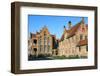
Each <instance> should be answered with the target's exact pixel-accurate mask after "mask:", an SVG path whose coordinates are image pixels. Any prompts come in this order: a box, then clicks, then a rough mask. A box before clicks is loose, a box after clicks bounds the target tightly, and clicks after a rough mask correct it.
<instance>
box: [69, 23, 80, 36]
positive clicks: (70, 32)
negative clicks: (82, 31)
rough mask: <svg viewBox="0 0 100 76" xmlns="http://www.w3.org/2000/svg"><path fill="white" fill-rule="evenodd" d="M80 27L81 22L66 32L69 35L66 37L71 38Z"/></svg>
mask: <svg viewBox="0 0 100 76" xmlns="http://www.w3.org/2000/svg"><path fill="white" fill-rule="evenodd" d="M80 25H81V22H79V23H78V24H76V25H74V26H73V27H72V28H71V29H70V30H69V31H68V33H69V35H68V37H71V36H73V35H74V34H75V32H76V31H77V30H78V28H79V27H80Z"/></svg>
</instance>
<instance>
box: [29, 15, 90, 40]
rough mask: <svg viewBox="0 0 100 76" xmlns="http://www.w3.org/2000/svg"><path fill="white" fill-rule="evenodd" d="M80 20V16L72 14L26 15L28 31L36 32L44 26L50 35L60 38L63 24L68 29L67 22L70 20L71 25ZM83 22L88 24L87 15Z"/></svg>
mask: <svg viewBox="0 0 100 76" xmlns="http://www.w3.org/2000/svg"><path fill="white" fill-rule="evenodd" d="M81 20H82V17H74V16H50V15H28V32H29V33H30V32H32V33H36V32H40V30H41V29H42V28H43V27H44V26H46V27H47V28H48V30H49V32H50V34H52V35H56V38H58V39H60V38H61V36H62V34H63V30H64V26H66V29H68V22H69V21H71V23H72V26H74V25H75V24H77V23H78V22H80V21H81ZM84 21H85V24H88V17H84Z"/></svg>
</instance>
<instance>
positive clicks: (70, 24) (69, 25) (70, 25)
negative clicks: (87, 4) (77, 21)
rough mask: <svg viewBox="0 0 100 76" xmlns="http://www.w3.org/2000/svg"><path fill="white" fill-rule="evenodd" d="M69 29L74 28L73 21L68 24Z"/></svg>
mask: <svg viewBox="0 0 100 76" xmlns="http://www.w3.org/2000/svg"><path fill="white" fill-rule="evenodd" d="M68 27H69V29H70V28H71V27H72V23H71V21H69V22H68Z"/></svg>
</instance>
